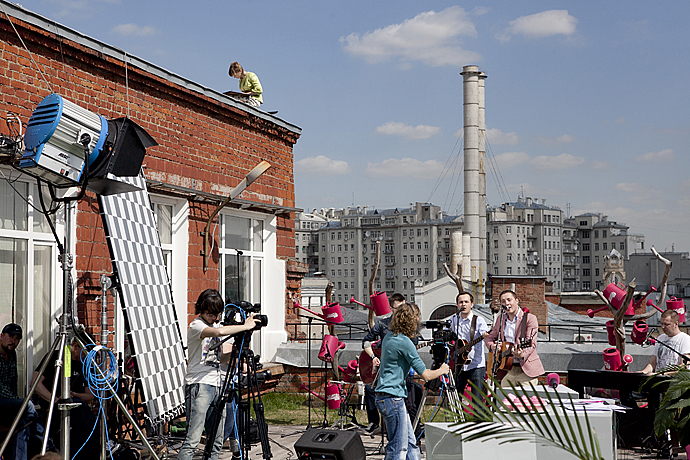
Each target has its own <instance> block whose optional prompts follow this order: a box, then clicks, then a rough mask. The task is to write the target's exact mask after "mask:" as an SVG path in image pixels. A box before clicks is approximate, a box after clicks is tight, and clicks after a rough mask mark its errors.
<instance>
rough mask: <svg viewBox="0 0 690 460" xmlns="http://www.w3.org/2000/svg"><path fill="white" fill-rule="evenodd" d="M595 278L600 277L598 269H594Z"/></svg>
mask: <svg viewBox="0 0 690 460" xmlns="http://www.w3.org/2000/svg"><path fill="white" fill-rule="evenodd" d="M594 276H599V269H598V268H595V269H594Z"/></svg>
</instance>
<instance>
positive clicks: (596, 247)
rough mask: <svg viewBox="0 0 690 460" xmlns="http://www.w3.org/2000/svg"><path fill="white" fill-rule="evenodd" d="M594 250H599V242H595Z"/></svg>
mask: <svg viewBox="0 0 690 460" xmlns="http://www.w3.org/2000/svg"><path fill="white" fill-rule="evenodd" d="M594 250H595V251H598V250H599V243H594Z"/></svg>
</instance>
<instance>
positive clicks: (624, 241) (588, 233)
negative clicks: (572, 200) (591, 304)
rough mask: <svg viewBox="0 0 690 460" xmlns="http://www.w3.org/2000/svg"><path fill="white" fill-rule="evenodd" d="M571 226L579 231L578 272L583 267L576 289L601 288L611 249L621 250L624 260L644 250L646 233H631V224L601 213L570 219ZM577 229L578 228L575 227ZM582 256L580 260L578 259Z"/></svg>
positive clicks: (577, 236)
mask: <svg viewBox="0 0 690 460" xmlns="http://www.w3.org/2000/svg"><path fill="white" fill-rule="evenodd" d="M566 223H567V224H568V228H569V229H571V232H572V231H576V232H577V235H576V236H575V235H573V236H575V238H576V241H577V242H576V243H574V245H575V247H577V251H576V252H575V254H576V260H575V262H576V265H575V267H574V270H575V274H577V273H578V269H579V286H578V284H577V282H576V283H575V286H574V289H572V290H574V291H591V290H594V289H601V288H602V287H603V284H604V279H603V275H604V256H606V255H608V254H609V253H610V252H611V250H613V249H615V250H616V251H618V252H619V253H620V254H621V256H623V260H629V259H630V255H631V254H634V253H636V252H644V235H637V234H632V233H630V232H629V231H628V230H629V227H628V226H626V225H625V224H621V223H618V222H616V221H612V220H609V219H608V216H606V215H602V214H601V213H585V214H580V215H578V216H574V217H569V218H568V219H566ZM574 229H576V230H574ZM578 256H579V259H578Z"/></svg>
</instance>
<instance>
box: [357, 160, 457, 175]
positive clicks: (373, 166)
mask: <svg viewBox="0 0 690 460" xmlns="http://www.w3.org/2000/svg"><path fill="white" fill-rule="evenodd" d="M442 170H443V164H442V163H440V162H439V161H436V160H428V161H420V160H417V159H415V158H401V159H397V158H389V159H387V160H383V161H382V162H381V163H367V167H366V169H365V171H364V173H365V174H366V175H367V176H370V177H414V178H415V179H436V178H438V176H439V174H440V173H441V171H442Z"/></svg>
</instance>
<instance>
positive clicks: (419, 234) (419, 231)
mask: <svg viewBox="0 0 690 460" xmlns="http://www.w3.org/2000/svg"><path fill="white" fill-rule="evenodd" d="M417 236H422V229H421V228H418V229H417Z"/></svg>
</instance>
